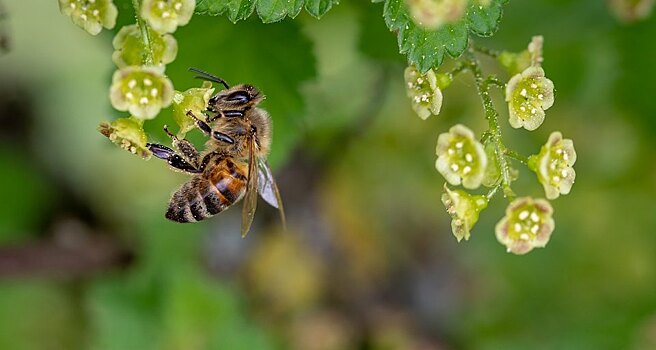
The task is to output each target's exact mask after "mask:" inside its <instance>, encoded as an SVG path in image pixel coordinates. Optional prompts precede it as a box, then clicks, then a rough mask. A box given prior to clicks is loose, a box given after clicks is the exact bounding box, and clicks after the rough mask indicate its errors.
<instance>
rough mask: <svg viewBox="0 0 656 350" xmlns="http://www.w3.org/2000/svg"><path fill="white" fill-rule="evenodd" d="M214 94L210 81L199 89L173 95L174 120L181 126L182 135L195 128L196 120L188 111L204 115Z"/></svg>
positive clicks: (205, 82)
mask: <svg viewBox="0 0 656 350" xmlns="http://www.w3.org/2000/svg"><path fill="white" fill-rule="evenodd" d="M213 93H214V88H213V87H212V83H210V82H209V81H204V82H203V85H202V86H201V87H199V88H191V89H188V90H187V91H184V92H179V91H176V92H175V94H174V95H173V119H175V122H176V123H178V125H179V126H180V132H179V134H180V135H184V134H186V133H187V132H189V131H190V130H191V129H193V128H194V126H195V120H193V119H192V118H191V117H189V116H188V115H187V111H192V112H193V113H194V115H197V116H201V115H203V112H204V110H205V109H206V108H207V103H208V102H209V100H210V97H212V94H213Z"/></svg>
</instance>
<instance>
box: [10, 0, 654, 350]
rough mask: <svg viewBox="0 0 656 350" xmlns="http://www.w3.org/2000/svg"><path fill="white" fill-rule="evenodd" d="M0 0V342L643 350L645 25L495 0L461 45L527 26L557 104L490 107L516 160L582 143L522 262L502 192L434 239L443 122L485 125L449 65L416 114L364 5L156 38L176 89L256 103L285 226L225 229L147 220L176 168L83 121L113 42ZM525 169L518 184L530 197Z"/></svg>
mask: <svg viewBox="0 0 656 350" xmlns="http://www.w3.org/2000/svg"><path fill="white" fill-rule="evenodd" d="M5 5H6V6H5V7H6V10H7V12H8V13H9V14H10V18H11V21H10V22H9V23H7V24H9V25H7V26H5V27H3V28H7V30H6V33H8V34H7V35H10V36H11V37H10V39H11V43H12V49H11V51H10V52H9V53H7V54H4V55H2V56H0V164H1V168H2V172H0V183H2V185H3V190H2V198H3V201H2V207H1V210H0V244H1V245H0V349H16V350H21V349H117V350H126V349H185V350H188V349H308V350H313V349H317V350H318V349H322V350H323V349H422V350H424V349H426V350H428V349H627V348H632V349H654V348H656V292H655V289H654V286H656V235H655V234H654V232H655V231H654V227H655V226H656V217H655V216H654V213H656V209H655V206H654V204H653V203H654V198H656V181H655V179H656V163H654V161H653V160H654V159H655V157H654V154H653V153H654V149H655V146H656V145H655V142H654V140H655V139H656V138H655V136H656V132H655V130H656V123H655V122H654V121H655V120H656V116H655V115H654V111H655V110H656V100H655V99H654V91H655V90H654V88H653V82H654V81H656V69H655V68H654V65H653V63H654V58H655V57H656V41H655V40H653V38H654V37H655V36H656V18H655V17H654V16H652V17H649V18H648V19H646V20H643V21H638V22H634V23H623V22H621V21H618V20H617V19H616V18H615V17H613V15H612V14H611V13H610V11H609V9H608V6H607V5H606V3H605V2H602V1H596V0H584V1H566V0H540V1H537V0H536V1H511V2H510V3H509V4H508V6H507V7H506V12H505V14H504V19H503V21H502V23H501V27H500V31H499V32H498V33H497V34H496V35H495V36H494V37H493V38H491V39H481V40H479V43H480V44H482V45H486V46H489V47H491V48H495V49H506V50H517V51H519V50H522V49H523V48H525V46H526V45H527V44H528V42H529V40H530V37H531V36H532V35H536V34H541V35H543V36H544V37H545V47H544V51H545V53H544V56H545V62H544V68H545V71H546V72H547V76H548V77H549V78H550V79H552V80H553V81H554V82H555V85H556V89H557V96H556V103H555V105H554V107H553V108H552V109H550V110H549V111H548V113H547V119H546V122H545V123H544V125H543V126H542V127H541V128H540V129H538V130H537V131H535V132H526V131H523V130H519V131H516V130H512V129H510V128H509V127H508V126H507V123H505V121H504V123H503V131H504V135H505V137H506V140H507V142H508V143H509V144H511V145H512V146H513V147H514V148H516V149H518V150H520V151H522V153H524V154H530V153H534V152H537V151H538V149H539V147H540V145H541V144H542V143H543V142H544V141H545V140H546V138H547V136H548V134H549V133H550V132H551V131H553V130H560V131H562V132H563V134H564V135H565V136H566V137H567V138H572V139H573V140H574V142H575V145H576V149H577V152H578V155H579V157H578V162H577V164H576V170H577V174H578V176H577V183H576V184H575V186H574V188H573V191H572V193H571V194H570V195H568V196H564V197H561V198H559V199H558V200H557V201H555V202H554V209H555V219H556V230H555V232H554V234H553V236H552V240H551V242H550V243H549V245H548V246H547V247H546V248H545V249H540V250H536V251H534V252H531V253H530V254H528V255H526V256H521V257H520V256H514V255H510V254H507V253H506V252H505V249H504V247H503V246H501V245H500V244H498V243H497V242H496V239H495V238H494V224H495V223H496V222H497V221H498V220H499V219H500V218H501V216H502V215H503V210H504V208H505V206H506V204H507V203H506V202H505V200H504V199H502V198H496V199H495V200H494V201H493V202H492V204H491V205H490V207H489V208H488V209H487V210H485V211H484V212H483V213H482V214H481V219H480V222H479V223H478V224H477V226H476V227H475V229H474V231H473V233H472V238H471V240H470V241H468V242H462V243H460V244H458V243H456V240H455V239H454V237H453V236H452V234H451V232H450V227H449V218H448V215H447V214H446V212H445V210H444V208H443V206H442V204H441V203H440V200H439V197H440V193H441V189H442V184H443V181H444V180H443V179H442V178H441V177H440V175H439V174H438V173H437V172H436V171H435V169H434V167H433V164H434V157H435V156H434V147H435V142H436V139H437V135H438V134H439V133H441V132H444V131H445V130H447V129H448V128H449V127H450V126H451V125H453V124H455V123H457V122H463V123H466V124H468V125H469V126H470V127H472V128H473V129H474V130H476V131H477V132H480V131H482V130H483V128H484V127H485V121H484V119H483V115H482V109H481V106H480V102H479V99H478V96H476V94H475V88H474V86H473V82H472V79H471V77H469V76H467V75H466V74H465V75H463V76H462V77H459V78H458V79H457V80H456V82H455V83H454V84H453V85H452V87H450V88H449V89H448V90H446V91H445V99H444V107H443V111H442V114H441V115H440V116H438V117H433V118H431V119H429V120H427V121H421V120H420V119H419V118H417V117H416V116H415V115H413V113H412V111H411V109H410V105H409V103H408V101H407V98H406V97H405V92H404V86H403V78H402V71H403V68H404V59H403V57H402V56H400V55H399V54H398V53H397V47H396V39H395V37H394V35H393V34H392V33H389V32H388V31H387V29H386V28H385V25H384V23H383V20H382V5H381V4H369V3H367V2H366V1H357V2H355V3H347V2H345V3H343V4H340V5H339V6H337V7H335V8H334V9H332V10H331V11H330V12H329V13H328V14H327V15H326V16H325V17H324V18H322V19H321V20H316V19H315V18H312V17H310V16H308V15H307V14H303V15H301V16H300V17H299V18H297V19H296V20H285V21H283V22H280V23H276V24H267V25H264V24H261V23H260V22H259V21H258V19H256V18H252V19H249V20H247V21H244V22H239V23H238V24H236V25H233V24H231V23H230V22H229V21H227V20H226V19H225V18H216V17H201V16H196V17H194V18H193V19H192V21H191V23H190V24H189V25H188V26H186V27H182V28H180V29H179V30H178V31H177V32H176V33H175V37H176V39H177V40H178V43H179V52H178V57H177V59H176V60H175V61H174V62H173V63H172V64H170V65H169V66H168V67H167V74H168V75H169V76H170V77H171V79H172V81H173V82H174V84H175V86H176V88H177V89H178V90H184V89H187V88H189V87H193V86H197V85H199V84H200V82H198V81H196V80H194V79H193V77H192V75H190V74H189V73H188V72H187V71H186V69H187V68H188V67H190V66H193V67H199V68H202V69H205V70H208V71H211V72H213V73H216V74H218V75H220V76H222V77H224V78H225V79H226V80H227V81H229V82H231V83H238V82H249V83H253V84H254V85H256V86H258V87H259V88H261V90H262V91H264V93H265V94H266V95H267V99H266V100H265V102H264V103H263V107H264V108H266V109H267V110H269V111H270V113H271V115H272V117H273V119H274V127H275V130H274V135H275V136H274V142H273V152H272V155H271V164H272V167H273V168H274V170H275V172H276V177H277V178H278V181H279V185H280V188H281V190H282V194H283V198H284V200H285V205H286V209H287V214H288V219H289V226H290V227H289V230H288V231H287V232H282V231H281V229H280V227H278V225H279V222H278V219H277V216H276V212H275V211H274V210H272V209H271V208H268V207H266V205H265V204H264V203H261V205H260V207H259V210H258V212H257V214H256V219H255V223H254V227H253V229H252V231H251V233H250V234H249V236H248V237H247V238H245V239H242V238H240V236H239V224H240V218H239V214H240V207H239V206H236V207H235V208H232V209H230V210H228V211H226V212H224V213H222V214H220V215H219V216H217V217H216V218H213V219H212V220H209V221H207V222H203V223H198V224H193V225H179V224H174V223H170V222H168V221H166V220H165V219H164V218H163V210H164V208H165V206H166V202H167V200H168V198H169V195H170V193H171V192H172V191H173V190H174V189H175V188H176V187H177V186H179V185H180V184H181V183H182V182H183V181H185V180H186V179H187V177H186V176H184V175H181V174H177V173H174V172H171V171H169V170H168V169H167V168H166V166H165V164H164V163H163V162H160V161H158V160H151V161H148V162H146V161H143V160H141V159H139V158H138V157H135V156H133V155H130V154H128V153H127V152H124V151H122V150H120V149H119V148H117V147H115V146H114V145H112V144H111V143H110V142H109V141H108V140H107V139H105V138H104V137H103V136H102V135H100V134H99V133H98V132H96V130H95V129H96V126H97V125H98V124H99V123H100V122H101V121H103V120H109V119H113V118H116V117H117V116H119V115H120V113H118V112H116V111H113V110H112V109H111V107H110V106H109V103H108V98H107V94H108V88H109V84H110V77H111V74H112V72H113V70H114V67H113V65H112V62H111V51H112V48H111V39H112V33H109V32H103V33H101V34H100V35H99V36H98V37H91V36H89V35H88V34H87V33H85V32H84V31H82V30H81V29H79V28H77V27H75V26H74V25H72V24H71V23H70V20H69V19H68V18H66V17H64V16H62V15H60V13H59V10H58V8H57V3H56V2H54V1H48V2H41V3H40V4H39V6H36V5H35V4H34V3H31V2H20V1H7V2H6V4H5ZM119 11H121V15H120V17H119V25H120V24H125V23H130V22H131V21H132V13H131V9H130V7H129V3H128V2H121V3H119ZM117 29H118V28H117ZM117 29H116V30H117ZM3 33H5V32H3ZM3 35H4V34H3ZM485 62H486V65H485V69H486V70H487V71H488V72H491V73H493V72H494V73H497V74H499V75H500V76H504V77H505V75H503V74H504V73H503V72H501V71H499V70H498V68H497V66H496V65H495V64H494V62H492V61H489V60H488V61H485ZM449 64H452V63H450V62H447V65H449ZM495 102H496V105H497V107H498V108H499V109H500V111H501V114H502V117H503V118H506V117H507V113H506V112H505V106H504V103H503V101H502V99H501V96H500V94H497V95H495ZM164 124H169V125H172V124H174V123H173V120H172V117H171V115H170V113H169V112H164V113H162V115H161V116H160V117H158V118H157V119H156V120H155V121H152V122H148V123H147V124H146V128H147V132H148V133H149V135H150V136H151V138H153V139H154V140H158V141H163V142H167V141H168V140H167V138H166V136H165V135H164V133H163V132H162V131H161V129H162V126H163V125H164ZM190 137H191V138H192V140H193V141H195V142H201V141H202V136H201V135H200V134H199V133H196V132H192V133H190ZM522 171H523V172H522V177H521V178H520V181H519V182H518V183H517V185H516V191H517V192H519V193H522V194H527V195H534V196H540V194H541V191H542V187H541V186H540V185H539V184H538V183H537V181H535V179H534V176H532V175H531V174H530V173H529V172H527V171H525V170H524V169H523V170H522Z"/></svg>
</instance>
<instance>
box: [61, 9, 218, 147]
mask: <svg viewBox="0 0 656 350" xmlns="http://www.w3.org/2000/svg"><path fill="white" fill-rule="evenodd" d="M82 3H83V4H84V6H82V5H81V4H82ZM89 4H95V5H94V6H96V7H97V10H93V9H96V8H93V9H92V10H89V9H91V7H89V6H91V5H89ZM64 5H65V6H64ZM133 5H134V6H135V11H136V13H137V14H138V16H137V19H136V20H137V23H135V24H131V25H126V26H124V27H123V28H121V30H119V31H118V33H117V34H116V36H115V37H114V40H113V42H112V45H113V46H114V53H113V54H112V60H113V61H114V63H115V64H116V66H117V67H118V70H117V71H116V72H115V73H114V76H113V79H112V85H111V87H110V89H109V99H110V102H111V104H112V106H113V107H114V108H116V109H117V110H119V111H127V112H129V113H130V115H131V116H130V118H120V119H118V120H116V121H114V122H112V123H102V124H101V125H100V127H99V130H100V132H101V133H102V134H103V135H105V136H107V137H108V138H109V139H110V140H111V141H113V142H115V143H117V144H118V145H120V146H121V147H123V148H125V149H127V150H129V151H130V152H132V153H137V154H141V155H142V156H144V157H147V156H149V155H150V152H148V150H147V149H145V144H146V136H145V133H144V132H143V127H142V123H143V121H144V120H149V119H153V118H155V117H156V116H157V115H158V114H159V112H160V111H161V110H162V108H166V107H168V106H170V105H171V104H172V103H173V102H174V97H175V98H176V101H175V106H176V108H177V110H178V113H175V117H176V120H177V121H178V123H179V124H180V126H181V130H180V133H182V134H183V133H186V132H187V131H188V130H189V129H190V128H191V127H192V125H193V121H191V120H190V118H189V117H187V116H186V115H184V114H185V113H180V108H187V106H188V105H189V106H190V107H189V108H191V109H194V110H196V109H199V110H200V109H202V108H204V106H203V107H198V106H199V105H200V104H203V103H205V104H206V103H207V100H208V99H209V96H210V95H211V93H212V91H213V89H211V84H210V86H209V87H208V86H205V87H204V88H202V89H196V90H199V91H195V90H194V91H190V92H185V93H179V92H175V91H174V90H173V83H171V80H170V79H169V78H168V77H167V76H166V74H165V73H164V72H165V69H166V65H167V64H169V63H171V62H173V60H174V59H175V57H176V55H177V52H178V44H177V42H176V40H175V38H174V37H173V36H172V35H171V34H170V33H172V32H174V31H175V30H176V29H177V27H178V26H183V25H185V24H187V23H188V22H189V20H190V18H191V16H192V15H193V12H194V8H195V5H196V2H195V0H143V1H134V2H133ZM60 6H61V8H62V12H65V11H64V9H66V12H65V13H66V14H69V15H71V16H72V18H74V20H75V18H78V17H80V16H79V15H77V14H76V13H75V12H72V11H73V10H74V9H79V10H80V11H92V13H96V14H99V15H106V14H107V13H109V14H112V16H111V18H112V21H111V26H110V27H113V25H114V21H115V19H116V7H114V5H113V4H112V3H111V0H78V1H72V0H60ZM103 9H104V10H105V11H104V12H103ZM71 13H72V14H71ZM106 27H107V25H106ZM98 31H99V29H98ZM92 34H94V33H92ZM192 90H193V89H192ZM200 90H202V92H201V91H200ZM199 94H200V96H201V97H200V98H198V97H197V95H199ZM199 101H200V102H199ZM137 121H138V122H137Z"/></svg>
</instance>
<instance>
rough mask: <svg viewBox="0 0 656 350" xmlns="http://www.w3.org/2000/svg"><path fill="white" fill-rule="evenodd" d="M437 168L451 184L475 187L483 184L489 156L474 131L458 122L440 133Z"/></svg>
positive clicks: (436, 150)
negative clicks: (447, 130) (475, 136)
mask: <svg viewBox="0 0 656 350" xmlns="http://www.w3.org/2000/svg"><path fill="white" fill-rule="evenodd" d="M435 153H436V154H437V161H436V162H435V168H436V169H437V171H439V172H440V174H442V176H444V178H445V179H446V181H447V182H449V183H450V184H451V185H454V186H457V185H460V183H461V182H462V185H463V186H464V187H465V188H468V189H474V188H477V187H478V186H480V185H481V181H482V180H483V176H484V175H485V167H486V166H487V162H488V160H487V156H486V154H485V151H484V150H483V145H481V143H480V142H478V140H476V139H475V138H474V133H473V132H472V131H471V130H469V129H468V128H467V127H466V126H464V125H462V124H458V125H455V126H453V127H452V128H451V129H449V132H446V133H443V134H440V136H439V137H438V139H437V147H436V149H435Z"/></svg>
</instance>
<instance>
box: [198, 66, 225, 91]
mask: <svg viewBox="0 0 656 350" xmlns="http://www.w3.org/2000/svg"><path fill="white" fill-rule="evenodd" d="M189 70H190V71H192V72H194V73H197V74H200V75H197V76H195V77H194V78H196V79H203V80H208V81H213V82H215V83H219V84H222V85H223V86H225V88H226V89H230V85H228V83H226V82H225V80H223V79H221V78H219V77H217V76H216V75H213V74H210V73H207V72H205V71H202V70H200V69H198V68H194V67H189Z"/></svg>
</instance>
